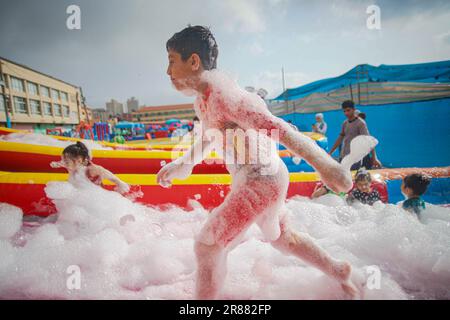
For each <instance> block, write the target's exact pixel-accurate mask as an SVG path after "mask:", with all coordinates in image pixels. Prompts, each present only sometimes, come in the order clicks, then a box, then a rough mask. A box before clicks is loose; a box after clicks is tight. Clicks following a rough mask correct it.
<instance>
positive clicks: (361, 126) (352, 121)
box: [328, 100, 381, 170]
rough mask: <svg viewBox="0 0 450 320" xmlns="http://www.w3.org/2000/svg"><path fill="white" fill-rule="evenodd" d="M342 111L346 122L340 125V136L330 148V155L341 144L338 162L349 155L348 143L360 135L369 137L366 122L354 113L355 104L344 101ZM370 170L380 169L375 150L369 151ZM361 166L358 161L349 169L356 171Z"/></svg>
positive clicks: (360, 162)
mask: <svg viewBox="0 0 450 320" xmlns="http://www.w3.org/2000/svg"><path fill="white" fill-rule="evenodd" d="M342 110H343V111H344V114H345V116H346V117H347V120H345V121H344V123H343V124H342V130H341V134H340V135H339V137H338V138H337V140H336V142H335V144H334V145H333V148H331V150H330V152H328V153H329V154H330V155H332V154H333V152H334V151H335V150H336V148H337V147H339V146H340V145H341V143H342V142H343V146H342V149H341V154H340V155H339V162H340V161H341V160H342V159H343V158H344V157H345V156H346V155H348V154H349V153H350V143H351V142H352V140H353V139H354V138H356V137H357V136H360V135H369V130H368V129H367V124H366V122H365V121H364V120H363V119H361V118H360V117H358V116H357V115H356V113H355V111H356V110H355V103H354V102H353V101H351V100H347V101H344V102H343V103H342ZM371 155H372V157H371V163H370V165H371V168H379V167H381V163H380V161H379V160H378V158H377V154H376V152H375V148H374V149H373V150H372V151H371ZM361 166H362V161H359V162H357V163H355V164H353V166H352V167H351V170H358V169H359V168H360V167H361ZM371 168H367V169H371Z"/></svg>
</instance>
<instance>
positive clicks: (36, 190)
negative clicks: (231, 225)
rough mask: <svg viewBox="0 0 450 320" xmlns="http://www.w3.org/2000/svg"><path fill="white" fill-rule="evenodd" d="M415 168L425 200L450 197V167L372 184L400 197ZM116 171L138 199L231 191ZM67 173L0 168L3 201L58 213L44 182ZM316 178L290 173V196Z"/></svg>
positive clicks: (304, 191)
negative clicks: (427, 182)
mask: <svg viewBox="0 0 450 320" xmlns="http://www.w3.org/2000/svg"><path fill="white" fill-rule="evenodd" d="M417 172H421V173H424V174H427V175H429V176H431V177H432V178H433V179H432V184H431V186H430V189H429V192H427V195H426V196H425V197H424V199H425V200H426V201H428V202H431V201H430V200H432V198H438V199H440V200H439V201H440V202H441V204H445V203H446V204H448V203H450V188H449V187H450V167H444V168H408V169H382V170H373V171H371V174H372V176H373V178H374V182H373V187H374V188H376V189H377V190H378V192H379V193H380V195H381V198H382V200H383V201H384V202H389V203H396V202H398V201H400V200H401V198H399V193H400V187H399V183H400V182H401V179H402V178H403V177H404V176H406V175H408V174H411V173H417ZM118 177H119V178H120V179H122V180H123V181H125V182H127V183H128V184H130V185H131V186H132V188H131V191H130V195H133V194H136V193H141V195H142V197H137V198H136V201H137V202H140V203H143V204H146V205H151V206H170V205H176V206H179V207H181V208H185V209H189V206H190V200H196V201H197V202H198V203H200V204H201V205H202V206H203V207H204V208H206V209H211V208H214V207H217V206H218V205H220V204H221V203H222V201H223V200H224V198H225V196H226V195H227V193H228V192H229V190H230V183H231V177H230V175H228V174H194V175H192V176H191V177H189V178H188V179H186V180H175V181H174V183H173V186H172V187H171V188H168V189H166V188H162V187H161V186H159V185H158V184H157V183H156V175H154V174H119V175H118ZM67 178H68V175H67V174H66V173H43V172H2V171H0V202H6V203H9V204H12V205H15V206H17V207H19V208H21V209H22V210H23V212H24V214H26V215H40V216H47V215H49V214H52V213H54V212H55V208H54V204H53V203H52V202H51V201H50V200H49V199H48V198H47V196H46V194H45V191H44V189H45V186H46V184H47V183H48V182H50V181H66V180H67ZM318 182H319V176H318V175H317V174H316V173H313V172H308V173H290V184H289V189H288V198H291V197H294V196H304V197H309V196H311V194H312V192H313V191H314V188H315V187H316V185H317V183H318ZM105 187H106V188H107V189H112V188H113V186H112V185H111V183H109V182H108V181H105ZM434 200H435V201H433V202H435V203H436V199H434ZM439 201H438V202H439Z"/></svg>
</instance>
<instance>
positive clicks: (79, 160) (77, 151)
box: [62, 141, 91, 170]
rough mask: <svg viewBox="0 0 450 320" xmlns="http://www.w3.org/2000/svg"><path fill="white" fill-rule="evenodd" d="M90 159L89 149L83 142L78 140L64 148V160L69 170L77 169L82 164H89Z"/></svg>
mask: <svg viewBox="0 0 450 320" xmlns="http://www.w3.org/2000/svg"><path fill="white" fill-rule="evenodd" d="M90 159H91V157H90V155H89V150H88V148H87V147H86V145H85V144H84V143H82V142H79V141H78V142H77V143H76V144H71V145H70V146H68V147H66V148H65V149H64V150H63V154H62V161H63V162H64V164H65V166H66V168H67V169H68V170H76V169H77V168H78V167H80V166H82V165H87V164H88V163H89V160H90Z"/></svg>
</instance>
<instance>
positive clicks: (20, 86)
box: [11, 77, 25, 92]
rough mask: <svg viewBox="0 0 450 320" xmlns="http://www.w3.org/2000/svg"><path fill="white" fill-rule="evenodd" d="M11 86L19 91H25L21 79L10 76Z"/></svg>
mask: <svg viewBox="0 0 450 320" xmlns="http://www.w3.org/2000/svg"><path fill="white" fill-rule="evenodd" d="M11 87H12V89H13V90H15V91H19V92H24V91H25V90H23V81H22V80H21V79H17V78H14V77H11Z"/></svg>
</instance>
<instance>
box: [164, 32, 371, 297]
mask: <svg viewBox="0 0 450 320" xmlns="http://www.w3.org/2000/svg"><path fill="white" fill-rule="evenodd" d="M166 48H167V51H168V58H169V66H168V69H167V74H168V75H169V76H170V79H171V81H172V84H173V85H174V87H175V88H176V89H177V90H178V91H181V92H184V93H186V94H188V95H196V96H197V99H196V102H195V104H194V108H195V111H196V114H197V116H198V117H199V118H200V120H201V125H202V126H203V130H204V131H203V134H202V135H201V136H200V139H199V140H198V141H197V142H195V143H194V145H193V146H192V148H191V149H190V150H189V151H188V152H186V153H185V154H184V155H183V157H181V158H178V159H176V160H175V161H173V162H171V163H169V164H167V165H166V166H164V167H163V168H162V169H161V170H160V172H159V173H158V176H157V181H158V182H159V183H160V184H161V185H162V186H164V187H168V186H170V184H171V181H172V179H174V178H178V179H184V178H187V177H188V176H189V175H190V174H191V172H192V169H193V167H194V166H195V164H197V163H200V162H201V161H202V160H203V158H204V157H205V156H206V155H207V154H208V153H209V151H210V150H211V147H212V146H213V144H214V143H216V142H217V141H213V140H216V138H217V135H216V134H214V136H215V138H214V139H212V138H211V137H210V136H211V135H210V133H211V132H215V133H217V132H219V133H223V135H222V138H223V139H222V142H223V146H224V148H223V149H222V150H217V149H216V150H215V151H216V152H218V153H220V154H221V155H222V158H224V159H227V160H226V167H227V169H228V171H229V172H230V174H231V176H232V179H233V184H232V187H231V191H230V193H229V194H228V195H227V197H226V199H225V201H224V202H223V203H222V204H221V205H220V206H219V207H217V208H216V209H214V210H213V211H212V212H211V214H210V215H209V217H208V220H207V222H206V224H205V226H204V227H203V229H202V231H201V232H200V234H199V236H198V237H197V239H196V242H195V253H196V257H197V268H198V269H197V282H196V297H197V298H198V299H213V298H216V297H217V295H218V293H219V291H220V289H221V286H222V284H223V281H224V279H225V274H226V259H227V254H228V252H229V251H230V250H231V249H232V248H233V246H235V245H237V244H238V243H239V239H240V238H241V237H242V236H243V234H244V233H245V231H246V230H247V229H248V228H249V227H250V226H251V225H252V224H253V223H254V222H255V223H257V224H258V225H259V227H260V228H261V230H262V232H263V233H264V235H265V237H266V238H267V240H268V241H270V242H271V243H272V245H273V246H274V247H275V248H277V249H279V250H281V251H282V252H284V253H286V254H291V255H294V256H297V257H299V258H301V259H303V260H305V261H307V262H309V263H310V264H312V265H314V266H315V267H317V268H319V269H320V270H322V271H323V272H324V273H326V274H327V275H329V276H331V277H333V278H334V279H336V280H337V281H338V282H339V283H340V284H341V286H342V288H343V289H344V291H345V292H347V293H348V294H349V295H350V296H351V297H355V296H356V294H357V289H356V287H355V286H354V284H353V283H352V281H351V278H350V276H351V266H350V264H349V263H347V262H345V261H339V260H335V259H334V258H332V257H331V256H330V255H328V254H327V253H326V252H325V251H324V250H322V249H321V248H320V247H318V246H317V245H316V244H315V243H314V241H313V240H312V239H311V238H310V237H308V236H307V235H306V234H299V233H296V232H294V231H293V230H291V229H290V227H289V226H288V223H287V221H286V218H285V215H284V212H285V209H284V201H285V199H286V193H287V189H288V184H289V173H288V171H287V168H286V166H285V165H284V163H283V162H282V160H281V159H280V157H279V156H278V154H277V152H276V150H273V148H274V144H273V143H271V140H270V137H269V136H268V134H269V133H270V132H271V130H274V131H276V132H278V136H279V140H280V142H281V143H282V144H283V145H285V146H286V147H287V148H288V149H289V150H291V151H292V152H293V153H295V154H296V155H297V156H299V157H302V158H303V159H305V160H306V161H307V162H309V163H310V164H311V165H312V166H314V168H315V169H316V170H317V171H318V172H319V173H320V175H321V179H322V181H323V182H324V183H325V184H326V185H327V186H328V187H329V188H331V189H333V190H334V191H337V192H340V191H344V192H347V191H348V190H349V189H350V188H351V187H352V179H351V174H350V172H349V169H350V166H351V165H352V164H353V163H355V162H356V161H358V160H360V159H361V158H362V157H363V156H364V155H365V154H367V153H368V152H369V151H370V150H371V149H372V148H373V147H374V146H375V144H376V140H375V139H374V138H371V137H361V138H360V139H354V142H353V147H356V148H352V153H351V154H350V155H349V157H348V158H346V159H344V160H343V161H342V163H341V164H339V163H338V162H336V161H335V160H333V159H332V158H331V157H330V156H328V155H327V153H326V152H325V151H324V150H323V149H321V148H319V147H318V146H317V145H316V144H315V142H314V141H313V140H312V139H310V138H308V137H306V136H304V135H303V134H301V133H300V132H298V131H295V130H294V129H292V127H291V126H290V125H289V124H287V123H286V122H284V121H283V120H281V119H279V118H277V117H275V116H273V115H272V114H271V113H270V112H269V110H268V109H267V106H266V104H265V103H264V101H263V100H262V99H261V98H260V97H258V96H257V95H254V94H251V93H248V92H246V91H245V90H242V89H241V88H239V87H238V86H237V84H236V83H235V82H234V81H232V80H230V79H229V78H227V77H226V76H224V75H223V74H221V73H219V72H218V71H215V70H214V69H216V63H217V56H218V47H217V43H216V41H215V39H214V36H213V35H212V33H211V32H210V31H209V29H207V28H205V27H201V26H189V27H188V28H186V29H184V30H182V31H181V32H178V33H176V34H175V35H174V36H173V37H172V38H171V39H169V40H168V42H167V45H166ZM252 129H253V130H260V129H265V130H266V133H265V134H256V135H253V134H249V135H248V141H247V140H246V141H245V143H241V144H237V143H236V140H235V139H234V137H231V138H230V137H229V135H227V134H226V133H227V132H228V130H235V131H239V130H241V131H242V130H244V131H245V130H247V131H251V130H252ZM246 139H247V138H246ZM255 141H256V146H257V148H256V149H250V150H249V149H247V148H248V146H249V145H250V143H251V142H255ZM268 142H269V143H268ZM363 149H364V150H363ZM199 150H200V152H197V151H199ZM354 150H356V151H357V152H353V151H354ZM243 154H244V155H245V156H244V157H243V158H244V161H236V159H238V160H239V159H240V160H242V157H241V156H242V155H243ZM255 154H265V155H270V158H269V160H270V161H268V162H266V161H256V163H255V162H254V161H249V160H250V158H251V156H254V155H255ZM230 160H235V161H230ZM263 162H264V163H263ZM268 172H269V174H268Z"/></svg>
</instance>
